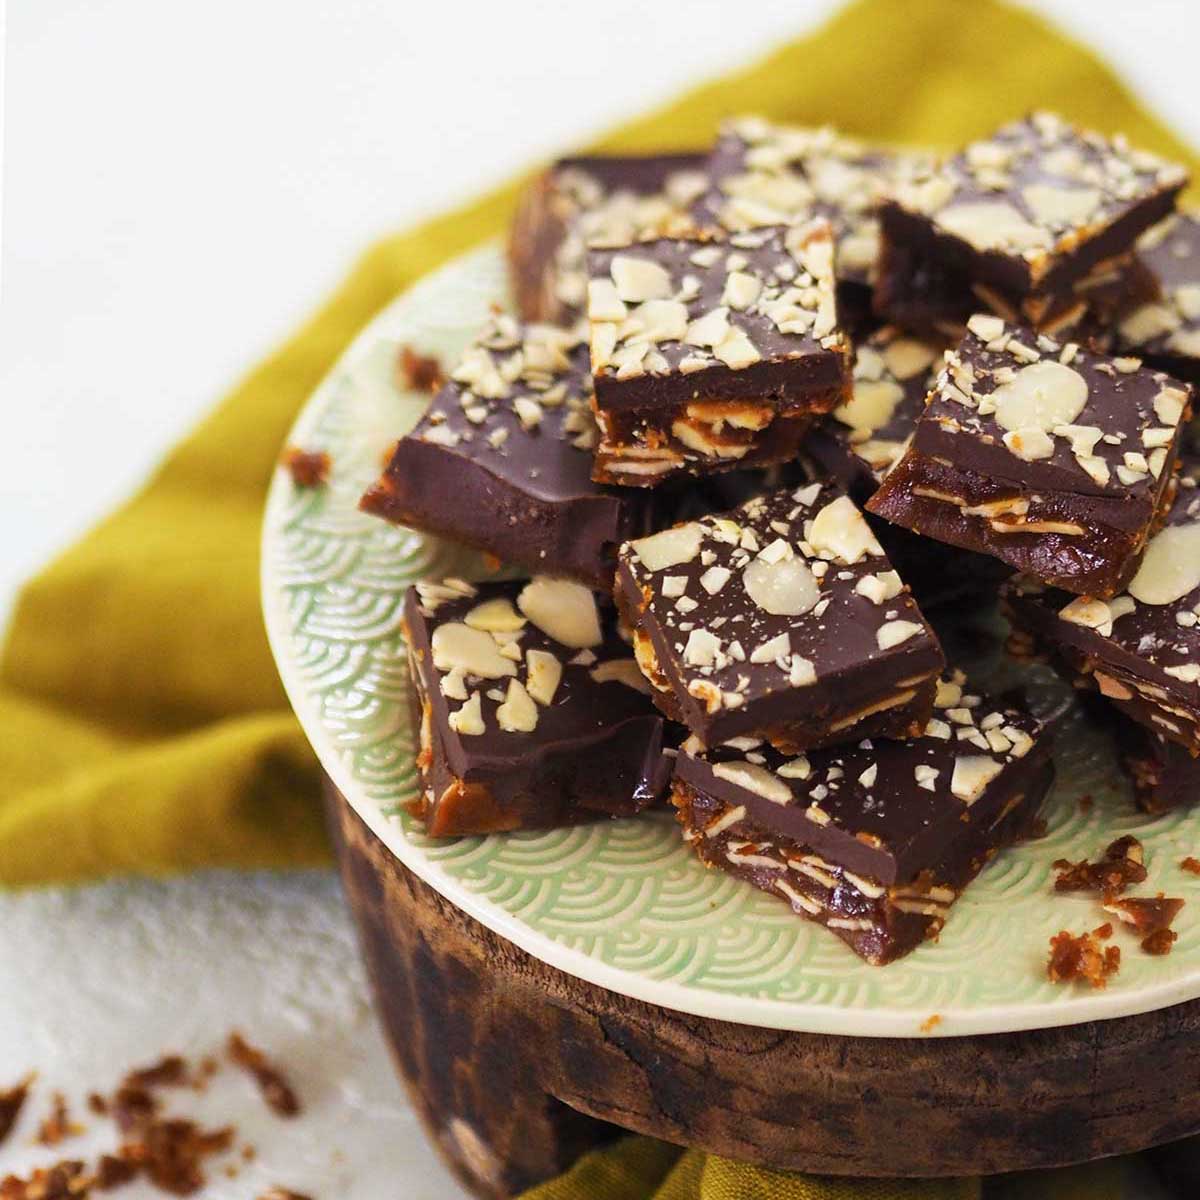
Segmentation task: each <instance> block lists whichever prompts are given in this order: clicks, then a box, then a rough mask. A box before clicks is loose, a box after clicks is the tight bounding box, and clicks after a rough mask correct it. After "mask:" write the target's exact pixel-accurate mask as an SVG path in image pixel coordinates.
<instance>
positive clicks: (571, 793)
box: [408, 655, 671, 837]
mask: <svg viewBox="0 0 1200 1200" xmlns="http://www.w3.org/2000/svg"><path fill="white" fill-rule="evenodd" d="M415 658H416V655H410V659H409V661H410V664H412V663H414V660H415ZM411 678H412V687H411V688H410V692H409V695H410V697H411V709H412V721H413V730H414V735H415V738H414V740H415V741H416V742H417V744H418V752H417V758H416V765H417V774H418V779H419V783H420V794H419V795H418V797H417V798H416V799H415V800H413V801H412V802H411V803H410V804H409V805H408V811H409V813H410V814H411V815H412V816H414V817H416V818H417V819H418V820H420V821H422V822H423V823H424V825H425V832H426V833H427V834H428V835H429V836H430V837H468V836H471V835H476V834H487V833H505V832H509V831H511V830H515V829H557V828H561V827H563V826H567V825H577V824H579V823H581V822H583V821H595V820H599V819H602V818H605V817H609V818H613V817H631V816H634V815H635V814H637V813H639V812H641V811H643V810H644V809H646V808H649V807H650V806H651V805H652V804H654V803H655V801H656V800H657V799H658V798H659V797H660V796H661V795H662V792H663V791H664V789H665V788H666V784H667V779H668V777H669V775H670V769H671V768H670V759H669V758H668V757H667V756H666V755H664V754H663V747H662V721H661V719H660V718H658V717H641V718H637V717H635V718H632V719H628V720H625V721H621V722H619V723H618V724H616V725H614V726H612V727H610V728H609V729H607V730H606V731H605V733H604V735H603V736H602V737H599V738H590V739H587V740H583V739H580V740H578V741H572V742H570V743H566V744H563V745H561V746H559V747H556V748H551V749H549V750H547V751H545V752H543V753H540V754H536V755H524V756H521V757H520V758H519V759H513V760H512V761H510V762H494V763H490V764H482V763H481V764H479V765H478V766H473V767H471V768H470V769H469V770H468V771H467V772H466V774H465V775H461V776H460V775H456V774H455V773H454V771H453V769H452V768H451V766H450V763H449V759H448V756H447V753H446V750H445V746H444V744H443V742H442V739H441V737H440V734H439V732H438V729H437V723H436V721H435V720H434V718H433V706H432V705H431V704H430V702H429V699H428V695H427V693H426V690H425V684H424V681H423V679H422V675H421V671H420V668H419V667H417V666H415V665H413V667H412V670H411Z"/></svg>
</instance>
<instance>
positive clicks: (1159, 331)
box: [1117, 212, 1200, 360]
mask: <svg viewBox="0 0 1200 1200" xmlns="http://www.w3.org/2000/svg"><path fill="white" fill-rule="evenodd" d="M1138 257H1139V258H1140V259H1141V262H1142V264H1143V265H1144V266H1145V267H1146V268H1147V269H1148V270H1149V271H1150V272H1151V273H1152V274H1153V275H1154V276H1155V278H1156V279H1157V280H1158V285H1159V289H1160V291H1161V293H1162V294H1161V297H1160V298H1159V299H1158V300H1156V301H1153V302H1151V303H1149V304H1143V305H1141V306H1140V307H1138V308H1136V309H1134V310H1133V312H1131V313H1129V314H1128V315H1126V316H1125V317H1124V319H1123V320H1122V321H1121V322H1120V324H1119V325H1118V326H1117V344H1118V345H1119V346H1121V347H1122V348H1123V349H1126V350H1132V351H1135V352H1137V353H1139V354H1145V355H1152V356H1155V357H1166V358H1181V359H1197V360H1200V217H1197V215H1196V214H1194V213H1186V212H1181V213H1177V214H1176V215H1174V216H1171V217H1168V218H1167V219H1166V220H1165V221H1164V222H1162V224H1160V225H1156V226H1155V227H1154V228H1153V229H1151V230H1149V231H1148V232H1147V233H1145V234H1144V235H1143V236H1142V239H1141V241H1140V242H1139V243H1138Z"/></svg>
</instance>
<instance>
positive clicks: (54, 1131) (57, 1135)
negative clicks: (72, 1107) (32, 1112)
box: [37, 1092, 83, 1146]
mask: <svg viewBox="0 0 1200 1200" xmlns="http://www.w3.org/2000/svg"><path fill="white" fill-rule="evenodd" d="M82 1132H83V1128H82V1126H80V1125H77V1124H76V1123H75V1122H74V1121H72V1120H71V1114H70V1111H69V1110H68V1109H67V1098H66V1096H64V1095H63V1094H62V1092H55V1093H54V1094H53V1095H52V1096H51V1097H50V1112H49V1114H48V1115H47V1116H46V1117H45V1118H44V1119H43V1120H42V1123H41V1124H40V1125H39V1126H38V1131H37V1141H38V1143H39V1145H42V1146H57V1145H58V1144H59V1142H63V1141H66V1139H67V1138H69V1137H74V1136H75V1135H76V1134H79V1133H82Z"/></svg>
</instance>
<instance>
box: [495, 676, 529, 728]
mask: <svg viewBox="0 0 1200 1200" xmlns="http://www.w3.org/2000/svg"><path fill="white" fill-rule="evenodd" d="M496 722H497V723H498V724H499V726H500V728H501V729H503V730H504V731H505V732H507V733H532V732H533V730H535V729H536V728H537V723H538V711H537V705H536V704H534V702H533V701H532V700H531V699H530V698H529V693H528V692H527V691H526V690H525V688H524V687H523V686H522V684H521V682H520V681H519V680H517V679H510V680H509V681H508V695H506V696H505V698H504V703H503V704H501V705H498V706H497V708H496Z"/></svg>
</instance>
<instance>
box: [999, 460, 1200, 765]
mask: <svg viewBox="0 0 1200 1200" xmlns="http://www.w3.org/2000/svg"><path fill="white" fill-rule="evenodd" d="M1198 478H1200V464H1197V463H1196V461H1195V460H1189V461H1186V462H1185V463H1184V466H1183V469H1182V471H1181V473H1180V486H1179V489H1178V492H1177V493H1176V497H1175V501H1174V503H1173V504H1172V506H1171V510H1170V512H1169V513H1168V515H1167V519H1166V525H1165V527H1164V528H1163V530H1162V531H1161V532H1159V533H1158V534H1157V535H1155V537H1154V538H1153V539H1152V540H1151V542H1150V546H1149V548H1148V549H1147V551H1146V556H1145V558H1144V559H1143V561H1142V565H1141V567H1140V568H1139V570H1138V572H1137V574H1136V575H1135V576H1134V577H1133V579H1132V580H1131V582H1130V584H1129V588H1128V590H1127V591H1125V592H1123V593H1122V594H1120V595H1118V596H1115V597H1113V598H1112V599H1110V600H1107V601H1105V600H1097V599H1093V598H1085V597H1077V596H1072V595H1070V594H1069V593H1067V592H1064V591H1062V590H1060V589H1055V588H1046V587H1044V586H1043V585H1041V584H1040V583H1038V582H1037V581H1036V580H1032V579H1029V578H1026V577H1020V578H1017V579H1014V580H1013V581H1012V582H1010V583H1009V584H1007V585H1005V588H1004V590H1003V593H1002V602H1003V604H1004V606H1005V608H1006V610H1007V612H1008V614H1009V616H1010V618H1011V620H1012V621H1013V623H1014V625H1015V627H1016V634H1017V636H1016V639H1015V641H1014V643H1013V648H1014V649H1015V650H1016V651H1018V652H1019V653H1033V652H1041V653H1044V654H1047V655H1049V656H1050V658H1051V661H1052V662H1053V663H1054V664H1055V665H1056V666H1058V667H1059V668H1060V669H1061V670H1062V671H1063V673H1064V674H1066V675H1067V676H1068V678H1070V679H1071V680H1072V681H1073V682H1076V683H1078V684H1080V685H1082V686H1086V687H1090V688H1096V689H1098V690H1099V691H1100V692H1101V694H1103V695H1104V696H1106V697H1107V698H1108V699H1109V700H1110V701H1111V702H1112V703H1113V704H1115V705H1116V706H1117V708H1119V709H1120V710H1121V711H1122V712H1123V713H1125V714H1126V715H1127V716H1129V717H1131V718H1132V719H1133V720H1135V721H1139V722H1141V723H1142V724H1144V725H1146V726H1148V727H1149V728H1150V729H1152V730H1154V731H1155V732H1157V733H1160V734H1162V735H1163V736H1164V737H1166V738H1168V739H1169V740H1171V741H1175V742H1178V743H1179V744H1180V745H1182V746H1184V747H1185V748H1186V749H1187V750H1188V751H1189V752H1190V753H1192V754H1196V753H1200V557H1197V555H1198V553H1200V549H1198V548H1200V489H1198V488H1197V479H1198Z"/></svg>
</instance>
